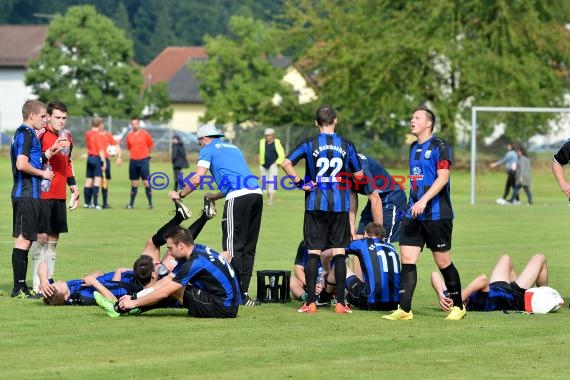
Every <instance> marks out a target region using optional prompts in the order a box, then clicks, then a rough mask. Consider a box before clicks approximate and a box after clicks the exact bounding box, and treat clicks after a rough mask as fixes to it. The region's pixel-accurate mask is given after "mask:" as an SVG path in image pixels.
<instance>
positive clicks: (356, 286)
mask: <svg viewBox="0 0 570 380" xmlns="http://www.w3.org/2000/svg"><path fill="white" fill-rule="evenodd" d="M346 288H347V290H348V293H347V295H346V301H347V302H348V303H349V304H351V305H353V306H356V307H357V308H359V309H361V310H384V311H389V310H395V309H396V308H397V307H398V303H397V302H374V303H370V302H368V300H367V297H366V295H364V294H363V293H364V290H365V289H366V287H365V286H364V283H363V282H362V281H361V280H360V279H359V278H358V277H356V276H355V275H352V276H350V277H348V278H347V279H346Z"/></svg>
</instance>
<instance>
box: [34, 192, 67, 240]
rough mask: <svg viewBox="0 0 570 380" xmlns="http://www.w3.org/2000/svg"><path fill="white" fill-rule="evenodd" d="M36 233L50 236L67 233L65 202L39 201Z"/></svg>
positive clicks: (57, 200)
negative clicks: (38, 218) (38, 220)
mask: <svg viewBox="0 0 570 380" xmlns="http://www.w3.org/2000/svg"><path fill="white" fill-rule="evenodd" d="M38 232H40V233H47V234H50V235H56V234H60V233H63V232H67V206H66V204H65V200H63V199H42V200H41V201H40V222H39V226H38Z"/></svg>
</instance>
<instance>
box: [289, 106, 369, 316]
mask: <svg viewBox="0 0 570 380" xmlns="http://www.w3.org/2000/svg"><path fill="white" fill-rule="evenodd" d="M315 124H316V126H317V127H318V128H319V134H318V135H316V136H315V137H313V138H311V139H308V140H305V141H303V142H302V143H301V144H299V145H298V146H297V147H296V148H295V149H294V150H293V152H291V153H290V154H289V156H288V157H287V158H286V159H285V161H283V165H282V168H283V170H284V171H285V173H287V175H288V176H290V177H291V178H293V181H294V182H295V185H296V186H297V187H298V188H299V189H303V190H304V191H305V217H304V224H303V234H304V239H305V244H306V246H307V249H308V251H309V255H308V258H307V265H306V266H305V280H306V284H307V294H308V298H307V301H306V302H305V303H304V304H303V305H302V306H301V308H300V309H299V312H300V313H316V311H317V305H316V295H315V287H316V283H317V273H318V272H317V267H318V263H319V261H320V260H321V253H322V251H323V250H325V249H327V248H331V249H332V254H333V263H334V275H335V278H336V279H337V283H336V299H337V304H336V307H335V312H336V313H339V314H345V313H352V310H350V307H349V306H348V305H347V304H346V302H345V291H344V288H345V282H346V262H345V258H346V256H345V251H344V248H345V247H346V246H348V244H349V243H350V235H351V233H350V222H349V216H348V213H349V211H350V195H349V193H350V190H349V188H348V187H346V186H343V185H342V184H341V182H343V181H344V182H346V181H348V180H349V179H348V178H347V177H348V176H349V174H351V173H352V174H353V175H354V176H355V177H357V178H358V177H361V176H362V175H363V173H362V168H361V164H360V159H359V157H358V154H357V152H356V148H355V147H354V144H353V143H352V142H351V141H350V140H348V139H346V138H344V137H342V136H340V135H338V134H336V132H335V129H336V125H337V116H336V111H335V110H334V109H333V108H332V107H329V106H322V107H320V108H319V109H318V110H317V114H316V118H315ZM301 159H305V161H306V173H307V174H306V177H305V179H302V178H300V177H299V176H298V175H297V172H296V170H295V168H294V165H296V164H297V163H298V162H299V161H300V160H301Z"/></svg>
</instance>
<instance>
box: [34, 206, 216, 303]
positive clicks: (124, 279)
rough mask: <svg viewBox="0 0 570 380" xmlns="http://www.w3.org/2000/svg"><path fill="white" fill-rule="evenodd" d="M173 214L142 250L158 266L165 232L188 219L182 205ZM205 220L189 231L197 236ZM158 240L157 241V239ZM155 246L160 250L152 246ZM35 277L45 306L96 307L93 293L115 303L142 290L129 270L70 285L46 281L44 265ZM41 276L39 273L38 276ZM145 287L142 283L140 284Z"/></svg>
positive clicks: (168, 263) (41, 264) (168, 260)
mask: <svg viewBox="0 0 570 380" xmlns="http://www.w3.org/2000/svg"><path fill="white" fill-rule="evenodd" d="M175 205H176V212H175V215H174V217H173V218H172V219H171V220H170V221H168V223H166V224H165V225H164V226H162V227H161V228H160V229H159V230H158V231H157V233H156V234H155V235H154V236H153V237H152V238H150V239H149V240H148V241H147V243H146V246H145V248H144V250H143V254H147V255H149V256H151V257H152V258H153V260H154V262H155V263H156V264H157V265H158V264H160V258H159V253H160V245H163V244H164V243H165V242H166V241H165V240H164V238H162V235H163V234H164V231H166V230H168V229H171V228H173V227H176V226H178V225H179V224H180V223H181V222H182V221H184V220H186V219H188V218H189V217H190V210H188V209H187V208H186V207H185V206H184V205H183V204H181V203H180V202H178V201H176V202H175ZM207 220H208V217H207V216H205V215H204V214H202V216H201V217H200V218H199V219H198V220H197V221H196V222H194V223H193V224H192V228H193V230H194V231H195V232H196V233H199V232H200V231H201V229H202V228H203V227H204V225H205V223H206V222H207ZM159 237H160V238H159ZM155 244H158V245H159V246H158V247H157V246H155ZM164 262H165V263H166V265H165V266H166V267H167V266H168V265H170V266H171V267H174V265H175V263H174V264H172V260H171V259H170V257H165V258H164ZM40 268H42V270H41V271H40V270H38V274H39V276H40V293H41V294H42V296H43V298H44V302H45V303H46V304H48V305H54V306H58V305H84V306H89V305H96V300H95V297H94V295H93V292H94V291H98V292H99V293H101V294H102V295H103V296H104V297H106V298H107V299H109V300H116V299H118V298H119V297H121V296H123V295H126V294H131V295H134V294H136V293H137V292H139V291H140V290H142V286H141V282H140V281H137V280H136V279H135V275H134V274H133V270H132V268H119V269H117V270H116V271H115V272H109V273H105V274H103V273H102V272H93V273H92V274H90V275H88V276H85V277H83V278H81V279H74V280H69V281H56V282H54V281H53V279H50V278H48V270H47V264H46V263H45V262H42V263H40ZM158 269H159V271H162V272H166V273H167V272H168V270H166V269H161V268H160V267H158ZM40 272H41V273H40ZM142 284H143V285H144V283H142Z"/></svg>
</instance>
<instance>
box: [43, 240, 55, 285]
mask: <svg viewBox="0 0 570 380" xmlns="http://www.w3.org/2000/svg"><path fill="white" fill-rule="evenodd" d="M56 247H57V240H53V241H48V243H47V248H46V254H45V261H46V263H47V267H48V278H53V275H54V273H55V253H56V252H55V248H56Z"/></svg>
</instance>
